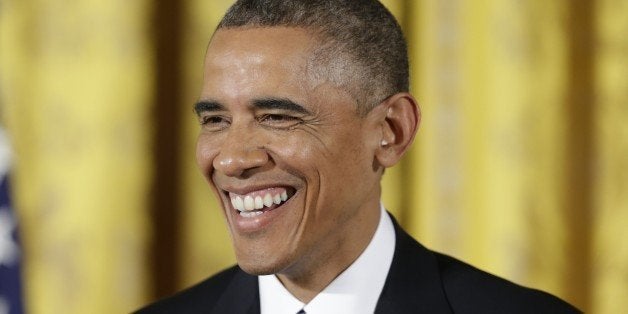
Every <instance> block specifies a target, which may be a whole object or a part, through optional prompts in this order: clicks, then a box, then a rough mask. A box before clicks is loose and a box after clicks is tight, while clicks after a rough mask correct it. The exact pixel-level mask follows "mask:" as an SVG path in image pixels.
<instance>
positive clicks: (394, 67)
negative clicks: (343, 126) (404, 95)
mask: <svg viewBox="0 0 628 314" xmlns="http://www.w3.org/2000/svg"><path fill="white" fill-rule="evenodd" d="M276 26H284V27H298V28H304V29H306V30H307V31H312V32H313V33H314V34H315V35H317V36H316V37H317V39H318V40H319V41H320V46H319V47H318V48H316V49H315V51H313V54H312V55H313V59H312V61H314V62H313V63H314V64H316V67H317V68H318V70H319V71H320V68H326V70H327V73H326V74H327V77H326V79H327V80H329V81H331V82H333V83H334V84H336V85H338V86H341V87H343V88H344V89H345V90H346V91H347V92H349V94H350V95H351V96H352V97H353V98H354V99H355V100H356V102H357V103H358V111H359V112H360V113H366V112H369V111H370V110H371V109H372V108H373V107H374V106H376V105H377V104H379V103H380V102H381V101H383V100H384V99H386V98H388V97H389V96H391V95H394V94H396V93H399V92H407V91H408V90H409V69H408V67H409V66H408V52H407V46H406V41H405V39H404V37H403V33H402V31H401V27H400V26H399V24H398V23H397V21H396V20H395V18H394V16H393V15H392V14H391V13H390V11H388V10H387V9H386V8H385V7H384V6H383V5H382V4H381V3H380V2H379V1H377V0H238V1H236V2H235V4H233V5H232V6H231V8H230V9H229V10H228V11H227V13H226V14H225V16H224V17H223V19H222V21H221V22H220V24H219V25H218V29H221V28H224V29H230V28H239V27H276Z"/></svg>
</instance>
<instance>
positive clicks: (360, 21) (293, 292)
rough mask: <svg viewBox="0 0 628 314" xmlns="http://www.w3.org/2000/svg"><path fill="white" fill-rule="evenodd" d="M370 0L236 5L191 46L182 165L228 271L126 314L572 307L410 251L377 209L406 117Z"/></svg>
mask: <svg viewBox="0 0 628 314" xmlns="http://www.w3.org/2000/svg"><path fill="white" fill-rule="evenodd" d="M408 85H409V84H408V60H407V52H406V44H405V40H404V38H403V35H402V33H401V30H400V28H399V25H398V24H397V22H396V21H395V19H394V18H393V16H392V15H391V14H390V12H388V11H387V10H386V9H385V8H384V7H383V6H382V5H381V4H380V3H379V2H378V1H376V0H242V1H237V2H236V3H235V4H234V5H233V6H232V7H231V8H230V10H229V11H228V12H227V14H226V16H225V17H224V18H223V20H222V21H221V23H220V25H219V26H218V29H217V31H216V33H215V34H214V36H213V38H212V39H211V41H210V44H209V46H208V49H207V55H206V58H205V71H204V83H203V88H202V91H201V96H200V101H199V102H198V103H197V104H196V107H195V110H196V113H197V115H198V118H199V121H200V124H201V131H200V135H199V137H198V145H197V156H196V158H197V163H198V165H199V168H200V170H201V172H202V173H203V175H204V176H205V178H206V179H207V182H208V183H209V185H210V186H211V188H212V189H213V191H214V193H215V194H216V196H217V197H218V198H219V199H220V201H221V203H222V207H223V211H224V215H225V217H226V221H227V224H228V227H229V231H230V234H231V238H232V241H233V246H234V248H235V252H236V257H237V261H238V266H235V267H233V268H231V269H228V270H226V271H224V272H222V273H220V274H218V275H216V276H214V277H212V278H210V279H208V280H206V281H204V282H202V283H200V284H198V285H196V286H194V287H192V288H190V289H188V290H186V291H183V292H181V293H179V294H177V295H175V296H173V297H171V298H169V299H165V300H162V301H160V302H157V303H155V304H153V305H151V306H149V307H147V308H145V309H143V310H141V311H140V312H142V313H260V312H261V313H263V314H268V313H273V314H274V313H290V314H293V313H309V314H318V313H373V312H376V313H513V312H522V313H523V312H525V313H533V312H534V313H541V312H547V313H572V312H577V310H576V309H574V308H573V307H571V306H570V305H568V304H567V303H565V302H563V301H561V300H559V299H557V298H555V297H553V296H550V295H548V294H545V293H543V292H540V291H536V290H531V289H527V288H523V287H520V286H517V285H515V284H513V283H510V282H508V281H506V280H503V279H499V278H497V277H494V276H492V275H490V274H487V273H484V272H482V271H480V270H477V269H475V268H473V267H471V266H469V265H467V264H464V263H462V262H460V261H457V260H455V259H453V258H451V257H448V256H445V255H441V254H438V253H435V252H432V251H429V250H427V249H426V248H424V247H422V246H421V245H420V244H418V243H417V242H416V241H414V240H413V239H412V238H411V237H409V236H408V235H407V234H406V233H405V232H404V231H403V230H402V229H401V228H400V227H399V226H398V225H397V224H396V223H395V222H394V220H393V219H392V218H391V217H390V216H389V215H388V214H387V213H386V211H385V210H384V209H383V207H382V206H381V205H380V196H381V188H380V179H381V176H382V174H383V173H384V170H385V169H386V168H388V167H391V166H393V165H394V164H396V163H397V162H398V161H399V159H400V158H401V157H402V156H403V154H404V153H405V152H406V150H407V149H408V147H409V146H410V144H411V142H412V141H413V138H414V135H415V133H416V130H417V127H418V125H419V122H420V113H419V110H418V107H417V102H416V100H415V99H414V98H413V96H412V95H411V94H409V92H408V89H409V88H408Z"/></svg>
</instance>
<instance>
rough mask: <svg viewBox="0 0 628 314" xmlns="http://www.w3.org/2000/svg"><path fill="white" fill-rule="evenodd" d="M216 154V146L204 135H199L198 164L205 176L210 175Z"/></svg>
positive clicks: (197, 143)
mask: <svg viewBox="0 0 628 314" xmlns="http://www.w3.org/2000/svg"><path fill="white" fill-rule="evenodd" d="M216 153H217V151H216V145H214V144H212V141H210V140H209V139H208V138H207V137H206V136H203V134H201V135H199V136H198V139H197V142H196V164H197V166H198V167H199V169H200V170H201V172H202V173H203V175H204V176H209V175H210V172H211V169H212V162H213V160H214V158H215V157H216Z"/></svg>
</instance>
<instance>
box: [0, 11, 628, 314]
mask: <svg viewBox="0 0 628 314" xmlns="http://www.w3.org/2000/svg"><path fill="white" fill-rule="evenodd" d="M231 2H232V1H229V0H211V1H206V0H184V1H146V0H135V1H123V0H83V1H67V0H56V1H50V0H20V1H18V0H0V123H1V125H2V127H3V128H4V130H5V135H6V136H4V135H3V134H0V135H3V136H0V139H2V138H4V137H6V139H7V141H8V142H10V144H11V147H12V154H10V153H9V151H8V150H7V149H6V147H8V146H7V145H5V144H6V142H7V141H4V140H2V141H0V143H1V144H2V145H3V148H2V149H0V163H2V165H1V167H0V170H2V173H1V174H2V175H3V177H6V178H9V179H8V181H6V183H8V186H5V184H4V182H5V181H3V185H2V187H1V188H2V190H3V191H11V193H10V197H11V198H12V201H11V203H10V204H9V203H8V200H6V196H7V195H4V196H3V199H2V201H1V203H2V204H0V205H2V208H1V209H0V218H2V220H1V221H0V236H1V238H0V244H2V245H1V246H0V271H1V272H0V276H4V277H0V313H1V314H4V313H19V308H18V305H16V303H15V302H14V301H12V300H15V299H16V298H19V297H21V300H22V302H23V306H24V310H25V312H27V313H121V312H122V313H123V312H129V311H131V310H133V309H136V308H137V307H139V306H141V305H143V304H145V303H147V302H149V301H151V300H154V299H156V298H158V297H162V296H165V295H168V294H170V293H172V292H174V291H177V290H180V289H182V288H183V287H185V286H188V285H190V284H192V283H194V282H197V281H200V280H201V279H203V278H205V277H206V276H208V275H210V274H213V273H215V272H216V271H218V270H220V269H222V268H224V267H226V266H228V265H231V264H232V263H234V257H233V253H232V251H231V246H230V240H229V237H228V235H227V231H226V227H225V226H224V223H223V218H222V216H221V213H220V209H219V207H218V206H217V204H216V202H215V200H214V199H213V197H212V196H211V193H210V190H209V189H208V187H207V186H206V183H205V182H204V181H203V179H202V177H201V175H200V174H199V173H198V171H197V169H196V166H195V163H194V149H195V147H194V144H195V136H196V133H197V132H198V125H197V122H196V119H195V117H194V114H193V112H192V105H193V103H194V102H195V101H196V97H197V96H198V93H199V91H200V85H201V83H202V66H203V64H202V62H203V55H204V51H205V47H206V45H207V42H208V39H209V38H210V36H211V34H212V32H213V30H214V28H215V26H216V24H217V23H218V21H219V19H220V17H221V16H222V14H223V13H224V12H225V10H226V9H227V8H228V6H229V5H230V4H231ZM383 2H384V3H385V4H386V6H388V7H389V8H390V10H391V11H392V12H393V13H394V14H395V15H396V16H397V17H398V19H399V21H400V23H401V24H402V26H403V28H404V30H405V32H406V35H407V38H408V41H409V46H410V55H411V62H412V83H413V84H412V88H413V93H414V94H415V96H416V97H417V99H418V100H419V101H420V102H421V106H422V111H423V123H422V125H421V129H420V131H419V134H418V135H417V138H416V142H415V144H414V147H413V149H412V151H411V152H410V153H409V154H408V156H407V157H406V158H405V159H404V160H403V162H402V163H401V164H400V165H398V166H396V167H395V168H393V169H391V170H390V171H387V173H386V177H385V179H384V183H383V184H384V193H385V195H384V204H385V205H386V207H387V208H388V209H389V210H390V211H391V212H392V213H393V214H394V215H395V216H396V217H397V219H398V220H400V222H401V224H402V225H403V226H404V227H406V228H407V229H408V230H409V231H410V232H411V233H412V234H413V235H414V236H415V237H416V238H417V239H419V240H420V241H422V242H423V243H424V244H425V245H427V246H428V247H430V248H432V249H435V250H438V251H442V252H446V253H448V254H451V255H453V256H456V257H458V258H461V259H463V260H465V261H468V262H470V263H472V264H474V265H477V266H479V267H480V268H483V269H485V270H487V271H490V272H492V273H495V274H498V275H500V276H503V277H506V278H508V279H510V280H512V281H514V282H517V283H520V284H523V285H528V286H533V287H537V288H539V289H542V290H546V291H549V292H551V293H553V294H556V295H558V296H560V297H562V298H564V299H566V300H568V301H569V302H571V303H573V304H575V305H576V306H578V307H580V308H581V309H583V310H586V311H587V312H591V313H620V312H622V311H625V309H626V308H628V298H626V296H628V244H627V242H628V123H627V122H626V121H628V83H627V82H628V1H622V0H599V1H567V0H556V1H544V0H529V1H520V0H478V1H462V0H431V1H427V0H425V1H419V0H417V1H413V0H388V1H383ZM9 155H11V158H10V159H11V161H12V162H11V163H10V164H9V163H8V162H7V161H8V160H9V158H8V156H9ZM7 174H10V176H9V177H7ZM3 180H4V179H3ZM0 195H3V194H2V191H0ZM18 236H19V237H18ZM16 241H17V242H16ZM20 267H21V270H20ZM9 273H11V274H13V276H14V277H8V276H10V274H9ZM20 273H21V278H18V277H17V276H15V275H16V274H20ZM7 278H12V279H7ZM16 279H19V280H16ZM20 284H21V289H18V290H16V288H15V287H19V286H20ZM11 287H13V288H11ZM16 292H21V296H20V295H18V293H16ZM9 308H12V309H13V311H14V312H12V311H11V310H9ZM16 310H18V311H16Z"/></svg>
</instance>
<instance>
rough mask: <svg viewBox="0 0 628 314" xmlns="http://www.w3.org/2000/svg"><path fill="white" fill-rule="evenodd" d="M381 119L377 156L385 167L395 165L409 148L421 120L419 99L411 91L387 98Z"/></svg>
mask: <svg viewBox="0 0 628 314" xmlns="http://www.w3.org/2000/svg"><path fill="white" fill-rule="evenodd" d="M381 105H383V106H385V107H386V109H385V110H386V113H385V117H384V118H383V119H382V120H381V125H382V139H381V142H380V143H381V145H380V147H379V148H378V149H377V151H376V152H375V158H376V159H377V161H378V162H379V163H380V164H381V165H382V166H384V167H386V168H388V167H392V166H394V165H395V164H396V163H397V162H399V160H400V159H401V157H403V155H404V154H405V152H406V151H407V150H408V148H409V147H410V145H411V144H412V142H413V140H414V136H415V134H416V131H417V129H418V127H419V124H420V121H421V114H420V111H419V107H418V104H417V101H416V100H415V99H414V97H412V95H410V94H409V93H398V94H395V95H393V96H391V97H389V98H388V99H386V100H385V101H384V102H383V103H382V104H381Z"/></svg>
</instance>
